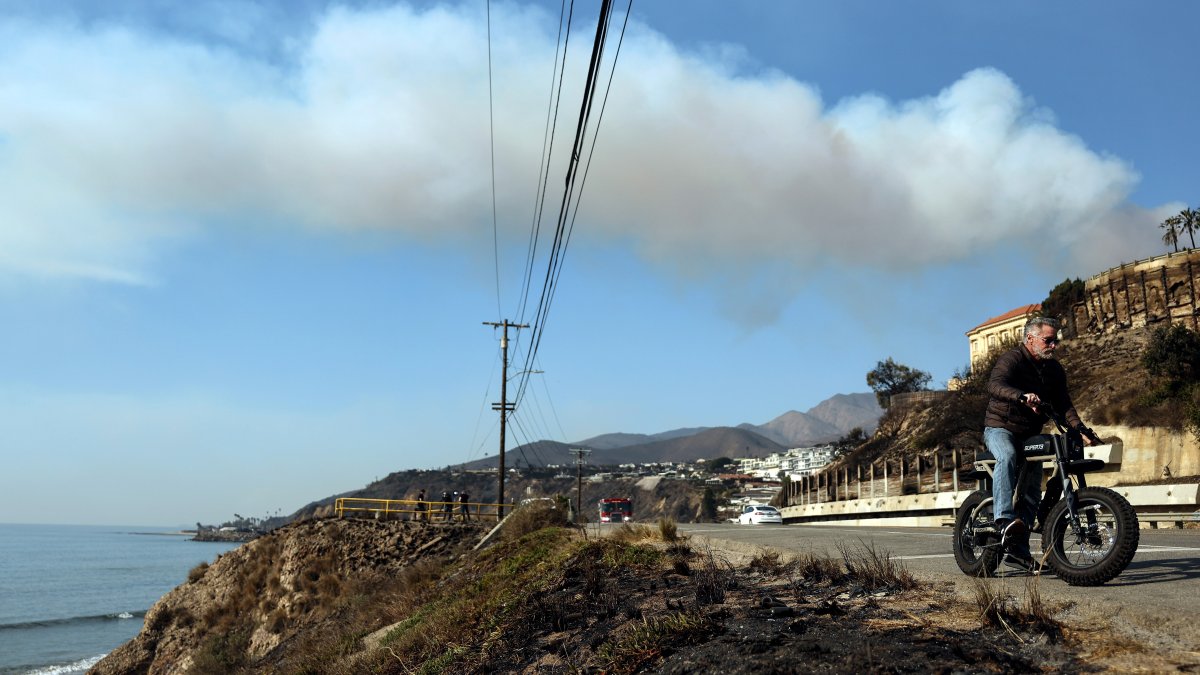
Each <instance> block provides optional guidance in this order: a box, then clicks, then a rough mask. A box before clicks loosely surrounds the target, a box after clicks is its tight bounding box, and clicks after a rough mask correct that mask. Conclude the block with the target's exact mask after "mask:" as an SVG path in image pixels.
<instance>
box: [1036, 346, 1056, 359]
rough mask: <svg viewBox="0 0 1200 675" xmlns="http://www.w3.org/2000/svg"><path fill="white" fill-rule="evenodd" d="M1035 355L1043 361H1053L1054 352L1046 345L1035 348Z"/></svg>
mask: <svg viewBox="0 0 1200 675" xmlns="http://www.w3.org/2000/svg"><path fill="white" fill-rule="evenodd" d="M1033 355H1034V356H1035V357H1036V358H1038V359H1039V360H1041V361H1053V360H1054V352H1053V351H1051V350H1049V349H1047V348H1046V346H1045V345H1042V346H1041V347H1034V348H1033Z"/></svg>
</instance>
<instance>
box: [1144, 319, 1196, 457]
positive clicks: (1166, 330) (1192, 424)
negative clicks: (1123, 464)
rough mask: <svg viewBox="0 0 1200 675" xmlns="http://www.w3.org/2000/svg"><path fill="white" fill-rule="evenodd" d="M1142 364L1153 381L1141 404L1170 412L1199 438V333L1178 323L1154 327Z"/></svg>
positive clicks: (1181, 424)
mask: <svg viewBox="0 0 1200 675" xmlns="http://www.w3.org/2000/svg"><path fill="white" fill-rule="evenodd" d="M1142 366H1143V367H1145V369H1146V372H1147V373H1148V374H1149V375H1150V376H1151V378H1154V381H1153V382H1151V384H1150V389H1149V390H1148V391H1147V392H1146V393H1145V394H1143V395H1142V396H1141V397H1140V398H1139V400H1138V403H1139V404H1140V405H1142V406H1145V407H1148V408H1161V409H1164V410H1167V411H1171V416H1172V417H1174V418H1175V419H1177V420H1178V422H1179V424H1180V426H1182V427H1184V428H1186V429H1188V430H1189V431H1191V432H1192V433H1193V434H1194V435H1195V436H1196V437H1197V438H1200V334H1198V333H1196V332H1195V331H1193V330H1191V329H1189V328H1187V327H1186V326H1182V325H1179V324H1176V325H1174V326H1160V327H1159V328H1156V329H1154V332H1153V333H1152V334H1151V336H1150V343H1149V344H1148V345H1146V351H1144V352H1143V353H1142Z"/></svg>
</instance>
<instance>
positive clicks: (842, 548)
mask: <svg viewBox="0 0 1200 675" xmlns="http://www.w3.org/2000/svg"><path fill="white" fill-rule="evenodd" d="M838 551H839V552H841V554H842V563H843V564H844V565H845V566H846V576H847V577H849V578H850V579H851V580H853V581H856V582H858V583H859V584H860V585H861V586H862V587H863V588H864V589H865V590H881V589H887V590H909V589H913V588H918V587H919V586H921V582H920V581H918V580H917V578H916V577H915V576H913V574H912V572H909V571H908V568H906V567H905V566H904V565H903V563H900V562H899V561H897V560H895V559H894V558H892V554H891V553H888V552H887V551H879V550H877V549H876V548H875V546H874V545H873V544H866V543H862V542H860V543H859V545H858V547H856V548H853V547H850V546H847V545H845V544H838Z"/></svg>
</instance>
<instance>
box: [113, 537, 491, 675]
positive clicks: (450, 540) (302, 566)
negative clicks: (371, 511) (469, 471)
mask: <svg viewBox="0 0 1200 675" xmlns="http://www.w3.org/2000/svg"><path fill="white" fill-rule="evenodd" d="M482 532H483V526H476V525H469V524H468V525H463V524H457V523H449V524H444V525H441V524H439V525H420V524H416V523H407V522H401V521H384V522H377V521H374V520H339V519H326V520H308V521H302V522H298V523H293V524H291V525H287V526H285V527H282V528H279V529H277V530H275V531H273V532H271V533H270V534H267V535H264V536H262V537H260V538H258V539H256V540H254V541H252V542H248V543H246V544H244V545H242V546H240V547H238V548H236V549H234V550H232V551H230V552H228V553H226V554H224V555H222V556H220V557H219V558H218V559H217V560H216V561H215V562H214V563H212V564H211V565H200V566H198V567H196V568H194V569H193V570H192V571H191V573H189V575H188V579H187V581H186V582H185V583H183V584H181V585H180V586H178V587H177V588H175V589H174V590H172V591H171V592H169V593H167V594H166V595H165V596H163V597H162V598H161V599H160V600H159V601H158V602H157V603H155V605H154V606H153V607H152V608H151V609H150V610H149V611H148V612H147V613H146V618H145V626H144V628H143V629H142V632H141V633H139V634H138V635H137V637H135V638H134V639H133V640H131V641H129V642H127V643H126V644H124V645H122V646H121V647H119V648H117V649H116V650H114V651H113V652H112V653H111V654H109V655H108V656H107V657H106V658H104V659H103V660H101V661H100V662H99V663H97V664H96V666H95V667H94V668H93V669H92V671H91V672H92V673H97V674H100V675H107V674H116V673H150V674H154V673H179V672H189V671H191V672H222V671H224V670H226V669H227V668H231V667H236V666H238V665H240V664H242V663H244V662H250V661H257V660H261V659H264V658H266V657H268V656H269V655H270V654H271V653H272V652H273V651H275V650H279V649H281V648H285V647H284V645H286V644H287V643H289V642H290V641H294V640H297V639H300V640H303V639H305V635H306V634H307V633H309V632H310V631H313V630H319V626H320V625H321V624H322V623H323V622H325V621H328V620H330V618H331V617H333V616H334V615H335V614H336V613H337V612H338V611H339V609H340V608H341V607H342V605H343V603H344V602H346V600H347V599H349V598H353V597H355V596H356V595H361V594H362V593H363V592H364V591H365V590H366V589H369V588H370V587H371V586H372V585H373V584H375V583H379V582H380V581H381V580H386V579H389V578H392V577H394V576H396V575H399V574H400V573H401V572H402V571H403V570H406V569H410V568H411V567H412V566H414V565H417V564H419V563H422V562H429V561H437V560H441V559H444V558H445V557H447V556H450V555H453V554H455V553H457V552H459V551H460V550H463V549H465V547H467V546H468V545H473V544H474V543H475V542H476V541H477V540H478V539H479V537H480V536H481V534H482Z"/></svg>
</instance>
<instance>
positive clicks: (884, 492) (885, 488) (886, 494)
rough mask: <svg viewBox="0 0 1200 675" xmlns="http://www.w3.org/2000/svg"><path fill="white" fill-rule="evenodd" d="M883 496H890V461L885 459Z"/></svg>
mask: <svg viewBox="0 0 1200 675" xmlns="http://www.w3.org/2000/svg"><path fill="white" fill-rule="evenodd" d="M883 496H884V497H887V496H888V461H887V459H886V458H885V459H884V460H883Z"/></svg>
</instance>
